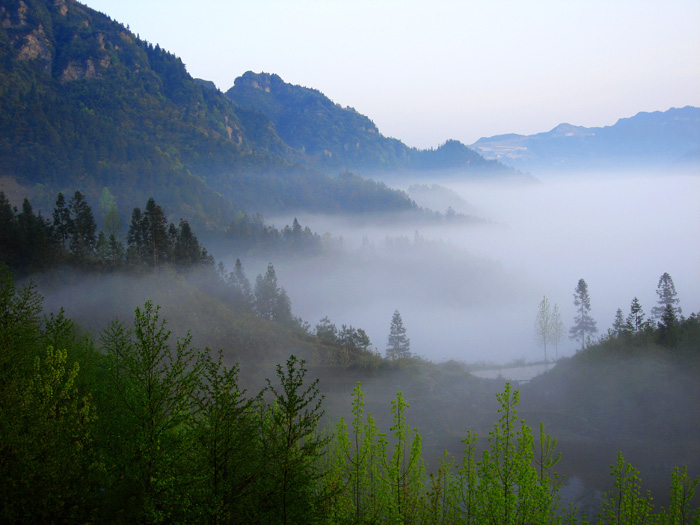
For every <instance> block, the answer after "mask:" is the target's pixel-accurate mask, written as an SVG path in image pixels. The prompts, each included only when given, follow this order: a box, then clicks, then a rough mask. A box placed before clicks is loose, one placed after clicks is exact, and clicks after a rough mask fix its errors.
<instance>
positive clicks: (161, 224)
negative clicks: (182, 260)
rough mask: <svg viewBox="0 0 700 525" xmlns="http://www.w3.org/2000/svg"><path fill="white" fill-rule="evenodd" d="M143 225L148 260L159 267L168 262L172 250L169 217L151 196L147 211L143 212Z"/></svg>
mask: <svg viewBox="0 0 700 525" xmlns="http://www.w3.org/2000/svg"><path fill="white" fill-rule="evenodd" d="M141 220H142V227H141V231H142V232H143V243H144V246H145V248H146V251H147V253H148V257H147V260H148V262H149V264H150V265H152V266H154V267H155V268H157V267H158V266H159V265H162V264H163V263H164V262H167V260H168V258H169V257H168V256H169V252H170V242H169V238H168V219H167V218H166V217H165V212H164V211H163V208H161V207H160V205H158V204H156V201H155V200H154V199H153V197H151V198H150V199H148V202H147V203H146V211H145V212H144V213H143V218H142V219H141Z"/></svg>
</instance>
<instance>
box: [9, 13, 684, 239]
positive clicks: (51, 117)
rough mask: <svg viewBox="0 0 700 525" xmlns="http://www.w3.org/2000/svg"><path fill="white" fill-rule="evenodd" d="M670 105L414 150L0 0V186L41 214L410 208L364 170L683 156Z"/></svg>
mask: <svg viewBox="0 0 700 525" xmlns="http://www.w3.org/2000/svg"><path fill="white" fill-rule="evenodd" d="M673 111H676V112H677V113H675V114H670V113H669V112H667V113H664V114H659V115H657V114H651V115H648V116H646V117H645V116H644V115H645V114H640V115H638V116H637V117H634V118H633V119H623V120H621V121H620V122H618V124H616V125H615V126H613V127H611V128H595V129H590V130H587V129H586V128H575V127H571V126H569V127H566V126H559V127H558V128H556V129H555V130H553V131H552V132H550V133H549V134H541V135H537V136H534V137H518V136H505V137H494V138H492V139H482V140H480V141H479V142H477V143H476V144H475V145H474V149H472V148H469V147H467V146H465V145H464V144H462V143H460V142H458V141H455V140H448V141H446V142H445V143H444V144H443V145H441V146H440V147H438V148H435V149H427V150H418V149H415V148H409V147H408V146H406V145H405V144H403V143H402V142H401V141H400V140H397V139H393V138H389V137H385V136H383V135H382V134H381V133H380V131H379V130H378V129H377V127H376V126H375V125H374V123H373V122H372V121H371V120H370V118H368V117H366V116H364V115H361V114H360V113H358V112H357V111H355V110H354V109H353V108H350V107H341V106H340V105H338V104H335V103H334V102H333V101H331V100H330V99H328V97H326V96H325V95H323V93H321V92H320V91H317V90H315V89H310V88H306V87H301V86H295V85H291V84H287V83H285V82H284V81H283V80H282V79H281V78H280V77H279V76H277V75H274V74H267V73H252V72H247V73H245V74H243V75H242V76H241V77H240V78H238V79H237V80H236V81H235V84H234V86H233V87H232V88H231V89H229V90H228V91H227V92H226V93H225V94H224V93H222V92H221V91H219V90H218V89H217V88H216V87H215V86H214V84H213V83H211V82H209V81H206V80H199V79H194V78H192V77H191V76H190V75H189V74H188V73H187V70H186V68H185V65H184V64H183V63H182V61H181V60H180V59H179V58H178V57H176V56H174V55H173V54H171V53H169V52H167V51H166V50H164V49H161V48H160V47H159V46H158V45H153V44H150V43H148V42H146V41H144V40H141V39H139V38H138V37H137V36H135V35H134V34H133V33H131V32H130V31H129V30H128V29H127V28H126V27H125V26H124V25H122V24H121V23H118V22H115V21H113V20H112V19H110V18H109V17H108V16H106V15H104V14H102V13H99V12H97V11H94V10H92V9H90V8H88V7H86V6H84V5H82V4H80V3H79V2H77V1H75V0H0V190H3V191H6V192H8V193H11V198H12V199H13V201H14V203H15V204H19V203H18V202H17V200H18V199H21V197H22V196H25V195H26V196H29V197H30V198H31V199H32V203H34V204H35V205H36V206H37V207H38V208H39V209H41V210H44V211H45V212H46V211H47V210H50V209H52V207H53V203H54V202H55V198H56V194H57V192H58V191H63V192H64V193H66V194H72V193H73V191H75V190H80V191H82V192H83V193H85V194H86V195H87V197H88V200H89V201H90V202H97V201H98V199H99V196H100V195H101V194H102V191H103V189H104V188H105V187H106V188H108V189H109V190H110V192H111V193H112V194H113V195H114V196H115V197H116V198H117V203H118V206H119V207H120V209H121V210H122V213H123V214H124V215H125V217H126V216H128V214H130V212H131V208H133V207H134V206H140V205H143V203H144V202H146V200H147V199H148V197H151V196H153V197H154V198H155V199H156V201H157V202H158V203H159V204H161V205H162V206H163V207H164V208H166V209H167V210H168V211H169V212H170V215H171V217H170V219H171V220H174V221H177V220H178V218H180V217H181V218H186V219H188V220H189V221H190V222H192V223H193V225H195V226H196V227H197V228H198V229H199V230H201V229H202V228H203V227H204V228H207V229H213V230H216V229H221V228H224V227H225V226H226V225H227V224H229V223H230V221H231V218H232V216H233V215H234V214H235V213H237V212H238V211H242V210H243V211H247V212H256V211H261V212H263V213H267V212H270V211H274V212H282V211H284V212H290V211H294V210H305V211H313V212H343V213H353V212H368V211H399V210H410V209H416V205H415V203H414V202H413V201H412V200H411V199H410V198H409V197H408V196H407V195H406V194H405V193H403V192H399V191H394V190H391V189H389V188H388V187H386V186H385V185H384V184H383V183H380V182H375V181H373V180H371V179H368V178H366V177H369V176H375V175H379V174H381V175H382V176H384V175H392V176H393V180H396V179H397V178H400V177H403V176H406V175H410V174H414V175H415V174H416V173H419V174H420V175H421V176H422V177H425V178H429V177H431V176H437V175H441V174H445V173H449V174H451V175H457V176H459V177H461V178H470V177H479V178H482V179H483V178H486V179H489V180H512V179H520V180H531V178H530V177H529V176H527V175H524V174H523V173H522V172H519V171H518V170H516V169H514V168H512V167H509V166H506V165H505V164H504V163H502V162H500V160H503V162H505V163H509V164H510V165H511V166H517V167H519V168H520V167H522V168H525V169H530V167H531V166H535V165H538V164H537V162H539V163H540V164H547V163H549V164H551V163H554V164H555V165H557V163H558V165H561V166H570V165H580V164H581V163H582V162H583V161H584V160H587V161H588V162H589V163H596V162H600V161H601V160H600V159H617V161H619V162H620V163H622V162H625V161H626V160H629V159H630V158H631V159H634V160H635V161H638V162H640V163H643V162H646V161H647V160H649V159H651V160H653V161H654V162H657V161H659V159H662V158H663V159H666V160H668V162H672V161H674V160H677V161H680V160H679V159H683V158H686V159H690V160H689V162H694V161H696V160H697V158H698V154H697V152H698V147H697V144H698V139H697V136H698V133H697V131H698V130H697V121H698V117H697V111H698V110H697V109H696V108H684V109H683V110H673ZM627 121H629V122H627ZM650 129H653V130H655V131H653V132H650V131H649V130H650ZM575 144H578V145H579V147H578V149H577V148H574V147H573V146H572V145H575ZM601 152H603V153H604V154H605V155H604V156H603V155H602V153H601ZM660 152H663V155H662V154H661V153H660ZM482 154H483V155H484V156H482ZM684 155H685V157H684ZM485 157H487V158H485ZM576 162H577V163H578V164H576ZM98 218H99V217H98Z"/></svg>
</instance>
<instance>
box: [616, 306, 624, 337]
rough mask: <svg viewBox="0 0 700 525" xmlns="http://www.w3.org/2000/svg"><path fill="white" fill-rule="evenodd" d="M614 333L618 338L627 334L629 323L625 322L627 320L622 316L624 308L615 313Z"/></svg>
mask: <svg viewBox="0 0 700 525" xmlns="http://www.w3.org/2000/svg"><path fill="white" fill-rule="evenodd" d="M612 332H613V334H615V335H616V336H620V335H622V334H623V333H625V332H627V323H626V322H625V318H624V316H623V315H622V308H618V309H617V312H615V319H614V320H613V325H612Z"/></svg>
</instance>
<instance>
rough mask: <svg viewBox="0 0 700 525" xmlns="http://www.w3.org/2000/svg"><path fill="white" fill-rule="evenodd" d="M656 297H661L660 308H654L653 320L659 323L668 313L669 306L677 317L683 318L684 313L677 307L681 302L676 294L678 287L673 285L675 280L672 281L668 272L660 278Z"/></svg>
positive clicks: (652, 312)
mask: <svg viewBox="0 0 700 525" xmlns="http://www.w3.org/2000/svg"><path fill="white" fill-rule="evenodd" d="M656 295H658V296H659V300H658V301H657V303H658V305H659V306H654V307H653V308H652V309H651V318H652V319H654V320H657V321H658V320H661V318H662V317H663V315H664V313H665V312H666V307H667V306H669V305H670V306H671V307H672V308H673V311H674V313H675V315H676V317H680V316H681V314H682V313H683V311H682V310H681V307H680V306H677V305H679V304H680V302H681V301H680V299H678V298H677V297H676V295H678V294H677V293H676V287H675V285H674V284H673V279H671V276H670V275H669V274H668V273H667V272H664V274H663V275H662V276H661V277H659V284H658V285H657V286H656Z"/></svg>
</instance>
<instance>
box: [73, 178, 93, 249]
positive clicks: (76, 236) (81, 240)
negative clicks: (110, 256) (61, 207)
mask: <svg viewBox="0 0 700 525" xmlns="http://www.w3.org/2000/svg"><path fill="white" fill-rule="evenodd" d="M68 208H69V209H70V211H71V213H72V214H73V223H72V228H71V230H72V231H71V239H70V250H71V252H72V254H73V256H74V257H76V258H77V259H78V260H86V259H89V258H91V257H92V256H93V255H94V254H95V247H96V245H97V235H96V231H97V225H96V224H95V217H94V216H93V215H92V209H91V208H90V206H89V205H88V203H87V200H86V199H85V195H84V194H82V193H80V192H79V191H76V192H75V194H74V195H73V198H72V199H71V201H70V203H69V204H68Z"/></svg>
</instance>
